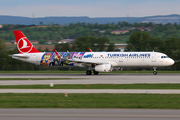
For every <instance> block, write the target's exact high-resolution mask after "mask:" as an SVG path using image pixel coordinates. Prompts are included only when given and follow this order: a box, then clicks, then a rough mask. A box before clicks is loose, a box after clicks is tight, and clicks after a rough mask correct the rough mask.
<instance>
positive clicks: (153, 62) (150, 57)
mask: <svg viewBox="0 0 180 120" xmlns="http://www.w3.org/2000/svg"><path fill="white" fill-rule="evenodd" d="M44 54H45V53H43V52H41V53H28V54H13V55H12V58H15V59H18V60H22V61H26V62H29V63H33V64H36V65H40V61H41V60H42V56H43V55H44ZM89 55H91V56H89ZM72 59H74V60H82V61H92V62H93V61H96V62H100V63H105V64H111V65H112V66H113V67H117V66H119V67H161V66H170V65H173V64H174V60H173V59H171V58H168V57H167V55H166V54H163V53H159V52H85V53H84V55H83V56H82V57H81V58H72Z"/></svg>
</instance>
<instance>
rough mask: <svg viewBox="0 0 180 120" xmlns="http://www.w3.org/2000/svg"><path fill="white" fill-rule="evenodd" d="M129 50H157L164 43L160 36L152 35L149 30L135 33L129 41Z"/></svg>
mask: <svg viewBox="0 0 180 120" xmlns="http://www.w3.org/2000/svg"><path fill="white" fill-rule="evenodd" d="M127 44H128V46H127V50H128V51H152V50H154V51H156V50H158V47H159V46H161V45H162V44H163V40H162V39H160V38H155V37H151V36H150V35H149V34H148V33H147V32H140V31H138V32H135V33H133V34H132V35H131V36H130V38H129V41H127Z"/></svg>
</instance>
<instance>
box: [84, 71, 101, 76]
mask: <svg viewBox="0 0 180 120" xmlns="http://www.w3.org/2000/svg"><path fill="white" fill-rule="evenodd" d="M93 73H94V75H98V74H99V72H97V71H95V70H93ZM91 74H92V71H91V70H87V71H86V75H91Z"/></svg>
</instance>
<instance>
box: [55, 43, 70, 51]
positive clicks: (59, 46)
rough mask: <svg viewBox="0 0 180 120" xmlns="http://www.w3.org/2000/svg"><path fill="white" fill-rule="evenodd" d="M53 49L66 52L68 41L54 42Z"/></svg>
mask: <svg viewBox="0 0 180 120" xmlns="http://www.w3.org/2000/svg"><path fill="white" fill-rule="evenodd" d="M55 49H56V50H57V51H59V52H66V51H67V50H68V51H70V50H71V49H70V46H69V43H62V44H56V45H55Z"/></svg>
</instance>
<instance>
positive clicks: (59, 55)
mask: <svg viewBox="0 0 180 120" xmlns="http://www.w3.org/2000/svg"><path fill="white" fill-rule="evenodd" d="M54 52H55V53H56V55H57V57H58V58H59V59H61V56H60V55H59V54H58V52H57V51H56V50H55V49H54Z"/></svg>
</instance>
